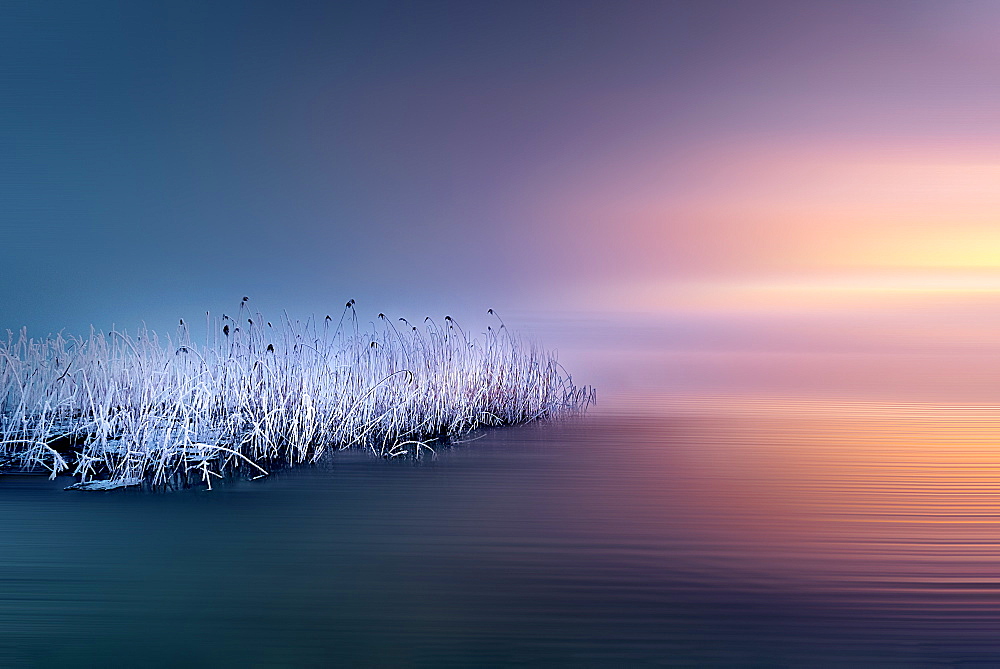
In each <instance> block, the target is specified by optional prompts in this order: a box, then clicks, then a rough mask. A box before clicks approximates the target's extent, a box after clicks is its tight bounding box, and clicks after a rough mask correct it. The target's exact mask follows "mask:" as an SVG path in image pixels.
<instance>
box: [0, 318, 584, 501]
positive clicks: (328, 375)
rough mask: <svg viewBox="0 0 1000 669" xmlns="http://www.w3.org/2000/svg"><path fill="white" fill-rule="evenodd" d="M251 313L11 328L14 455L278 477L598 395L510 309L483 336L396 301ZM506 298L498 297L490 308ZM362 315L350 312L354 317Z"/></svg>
mask: <svg viewBox="0 0 1000 669" xmlns="http://www.w3.org/2000/svg"><path fill="white" fill-rule="evenodd" d="M246 304H247V299H246V298H244V300H243V302H242V303H241V304H240V307H239V313H238V315H237V316H236V317H234V318H231V317H229V316H226V315H223V317H222V319H221V320H216V321H215V322H214V324H211V323H210V324H209V327H208V332H207V334H206V338H205V342H204V343H203V344H200V345H199V344H196V343H195V342H193V341H192V339H191V336H190V333H189V331H188V327H187V326H186V325H185V324H184V322H183V321H181V324H180V327H179V328H178V330H177V334H176V335H175V337H173V338H172V337H166V338H165V340H164V341H161V340H160V338H158V337H157V335H156V333H154V332H151V331H147V330H146V329H144V328H143V329H140V330H139V331H138V332H137V333H136V334H135V335H134V336H130V335H129V334H127V333H124V332H118V331H114V330H113V331H111V332H110V333H108V334H107V335H105V334H104V333H103V332H95V331H93V329H92V330H91V333H90V336H89V337H88V338H76V337H71V336H70V337H64V336H62V335H61V334H60V335H56V336H54V337H48V338H46V339H31V338H29V337H28V336H27V332H26V330H24V329H22V330H21V332H20V333H19V335H18V336H17V337H15V336H14V335H13V333H10V332H9V331H8V338H7V341H6V342H3V341H0V469H20V470H26V471H48V472H50V473H51V476H52V477H55V476H56V475H58V474H72V475H74V476H77V477H78V478H79V483H77V484H75V485H74V486H70V487H75V488H79V489H95V490H98V489H110V488H115V487H121V486H126V485H137V484H141V483H144V484H147V485H150V486H153V487H156V486H166V485H175V484H181V485H189V484H197V483H204V484H206V485H207V486H208V487H209V488H211V485H212V479H213V478H222V477H223V476H225V475H227V474H233V473H248V474H251V475H254V476H265V475H267V474H268V471H269V470H270V469H272V468H274V467H281V466H289V465H296V464H301V463H306V462H315V461H316V460H318V459H319V458H320V457H321V456H322V455H323V454H324V453H325V452H327V451H329V450H331V449H345V448H350V447H363V448H367V449H370V450H371V451H372V453H374V454H376V455H379V456H383V457H399V456H402V455H412V456H416V457H420V456H421V454H422V453H423V452H424V451H427V452H433V448H432V446H431V443H432V442H439V443H447V442H449V441H452V440H455V439H457V438H460V437H462V436H463V435H467V434H468V433H469V432H471V431H473V430H476V429H478V428H481V427H487V426H501V425H515V424H519V423H525V422H528V421H532V420H535V419H538V418H543V417H550V416H555V415H558V414H565V413H575V412H581V411H584V410H585V409H586V408H587V406H588V405H589V404H590V403H591V402H592V401H593V400H594V391H593V389H592V388H589V387H577V386H575V385H574V384H573V382H572V379H571V377H570V376H569V375H568V374H567V373H566V372H565V370H564V369H563V368H562V366H561V365H559V363H558V362H557V361H556V359H555V357H554V355H553V354H552V353H550V352H548V351H546V350H543V349H541V348H540V347H538V346H537V345H536V344H535V343H533V342H528V341H525V340H523V339H521V338H519V337H518V336H516V335H514V334H513V333H511V332H510V331H509V330H508V329H507V328H506V326H505V325H504V324H503V322H502V321H500V320H499V319H497V320H498V323H499V327H492V326H490V327H488V328H487V330H486V332H485V333H484V338H483V339H482V340H480V339H470V338H468V337H467V336H466V334H465V332H464V331H463V330H462V328H460V327H459V326H458V324H457V323H456V322H455V321H454V320H453V319H452V318H451V317H448V316H446V317H445V319H444V323H443V324H441V325H438V324H437V323H436V322H435V321H434V320H433V319H430V318H428V319H426V320H425V322H424V324H423V326H422V327H416V326H413V325H411V324H409V323H408V322H406V321H405V319H400V321H401V322H402V324H403V325H401V326H397V325H396V324H395V323H393V322H391V321H389V320H388V319H387V318H386V317H385V316H384V315H383V314H379V318H378V321H377V324H376V323H372V324H371V328H370V329H369V330H368V331H361V330H360V329H359V328H358V318H357V313H356V311H355V309H354V301H353V300H351V301H350V302H348V303H347V305H346V307H345V309H344V313H343V314H342V316H341V318H340V321H339V322H338V323H337V324H336V325H334V323H333V320H332V319H331V318H330V317H329V316H327V317H326V318H325V319H323V320H322V321H319V322H317V321H316V320H315V319H309V320H307V321H305V322H301V321H292V320H291V319H289V318H288V317H287V315H285V316H284V317H283V319H282V320H281V322H279V324H278V326H277V327H274V326H272V325H271V323H270V322H267V321H265V320H264V318H263V317H262V316H261V314H259V313H255V314H250V313H249V309H248V308H247V306H246ZM490 313H492V310H490ZM345 321H346V322H345Z"/></svg>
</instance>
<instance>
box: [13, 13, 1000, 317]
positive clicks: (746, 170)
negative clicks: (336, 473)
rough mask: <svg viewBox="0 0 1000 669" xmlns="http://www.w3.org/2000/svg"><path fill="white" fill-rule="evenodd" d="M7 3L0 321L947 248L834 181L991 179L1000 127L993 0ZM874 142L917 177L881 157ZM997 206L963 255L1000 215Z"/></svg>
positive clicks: (488, 300)
mask: <svg viewBox="0 0 1000 669" xmlns="http://www.w3.org/2000/svg"><path fill="white" fill-rule="evenodd" d="M0 12H2V14H3V20H2V21H0V59H2V63H3V65H2V67H0V84H2V96H3V102H2V104H0V146H2V151H0V225H2V229H3V234H4V243H3V244H2V245H0V286H2V291H3V299H2V300H0V327H2V328H4V329H6V328H12V329H16V328H18V327H20V326H22V325H26V326H28V327H29V329H30V330H31V331H32V332H33V333H36V334H44V333H46V332H49V331H55V330H58V329H61V328H64V327H65V328H68V329H69V330H70V331H82V330H84V329H85V328H86V326H87V325H88V324H90V323H93V324H95V325H96V326H98V327H102V328H106V327H109V326H110V325H111V323H116V324H118V325H119V326H125V327H131V326H134V325H135V324H138V322H139V321H140V320H144V321H145V322H147V323H148V324H150V325H151V326H154V327H157V328H169V327H172V326H173V324H174V323H176V319H177V318H180V317H184V318H186V319H188V320H190V321H196V320H198V319H199V318H200V317H201V315H203V314H204V311H205V310H212V311H213V312H214V313H218V312H220V311H223V310H227V309H232V308H235V305H236V304H237V303H238V302H239V300H240V298H241V297H242V296H244V295H248V296H250V297H251V299H252V300H253V303H254V304H255V305H256V306H257V307H258V308H261V309H263V310H264V311H265V312H268V313H274V312H275V311H277V310H280V309H287V310H288V311H289V312H290V313H292V314H293V315H296V316H305V315H308V314H319V315H322V314H325V313H327V312H335V311H337V310H339V309H340V308H341V306H342V304H343V302H344V301H346V300H347V299H349V298H354V299H357V300H358V302H359V307H360V309H361V310H362V311H363V312H364V313H368V314H370V315H374V314H376V313H378V312H380V311H385V312H386V313H392V314H397V315H404V316H407V317H411V318H413V317H420V316H423V315H425V314H436V315H440V314H443V313H454V314H456V315H463V314H481V313H483V312H485V310H486V309H487V308H490V307H494V308H497V309H500V310H506V311H512V310H513V311H516V310H531V309H537V310H539V311H544V310H549V309H552V310H558V309H565V310H577V311H579V310H584V311H586V310H587V309H590V310H594V311H600V310H601V308H602V306H604V305H605V304H606V302H605V301H606V300H608V299H609V298H608V297H607V296H608V295H609V294H611V295H614V294H615V291H618V290H619V288H620V290H621V291H624V292H627V293H628V294H629V295H645V294H648V293H649V292H650V291H651V290H653V291H654V292H656V291H658V292H657V294H656V296H654V298H651V299H650V301H648V303H647V304H646V308H648V309H650V310H656V309H664V308H666V307H664V306H663V303H664V299H663V295H667V296H669V294H671V290H673V287H675V286H676V285H677V284H678V282H680V283H684V282H685V281H686V282H690V281H691V280H695V279H697V280H698V281H701V280H703V279H706V277H707V278H708V279H711V280H713V281H719V280H726V281H730V282H736V283H739V284H743V283H745V282H747V281H750V280H758V279H759V277H761V276H763V277H765V278H768V280H771V277H772V275H773V274H775V273H776V272H777V273H779V274H781V273H784V274H782V276H783V277H785V278H783V279H782V281H785V282H786V283H787V276H785V275H788V274H789V273H793V274H794V273H796V272H798V273H801V272H803V271H805V270H804V269H803V268H805V269H806V270H810V271H812V270H815V269H816V268H821V269H823V271H827V270H830V271H844V268H845V267H852V268H854V269H857V267H861V266H862V265H864V262H862V261H861V260H858V259H859V258H861V259H863V258H867V257H869V256H873V255H878V254H880V253H882V252H881V251H879V249H880V248H883V247H893V248H895V247H894V244H895V240H897V239H902V240H904V241H906V242H907V243H909V241H908V240H911V239H913V238H915V237H914V233H915V234H916V238H918V240H923V241H922V242H921V243H923V245H924V247H927V248H932V249H933V248H937V246H936V245H937V242H936V241H935V240H937V239H938V238H939V237H941V236H942V235H944V234H945V232H942V231H943V230H944V231H946V232H947V230H946V228H947V225H946V222H941V221H938V222H937V223H935V222H934V221H929V222H928V221H921V222H919V225H916V227H915V228H912V229H911V228H910V227H908V226H909V223H908V221H909V219H907V218H906V216H908V215H909V214H907V213H906V212H905V211H889V212H888V213H886V218H885V220H884V221H876V222H875V223H874V224H873V223H872V221H871V220H869V219H864V217H863V216H860V217H859V216H858V215H857V212H852V211H847V210H845V209H844V208H843V207H842V206H841V203H842V200H843V199H845V198H846V199H851V200H857V199H858V198H861V201H865V200H864V198H865V197H873V198H874V199H872V202H873V203H875V205H878V206H882V209H881V210H879V211H883V213H885V207H884V201H885V200H886V198H887V197H888V198H892V197H896V198H898V199H899V200H900V201H904V200H907V199H908V197H909V194H910V193H911V192H913V191H914V189H918V190H919V189H922V188H923V186H922V185H921V184H923V183H925V181H926V179H924V181H921V180H920V178H918V177H914V176H913V174H914V173H915V172H914V170H916V173H920V169H923V168H922V167H921V166H925V165H940V164H945V165H951V166H953V168H954V169H952V168H949V169H952V171H950V172H947V174H946V175H945V177H947V178H949V179H951V180H952V181H955V179H958V180H959V181H962V180H963V179H964V180H965V181H964V182H963V183H967V184H972V185H973V187H975V185H976V184H981V183H984V182H988V181H989V178H988V177H989V174H990V173H989V169H988V168H989V165H992V164H993V162H992V161H993V160H994V158H992V157H991V156H995V153H992V152H993V150H994V149H995V148H997V146H998V137H1000V127H998V126H1000V123H998V121H997V119H996V115H995V113H994V112H995V109H996V104H997V102H1000V100H997V97H998V95H1000V93H998V92H997V91H998V89H997V87H996V86H995V81H996V80H997V78H996V77H997V75H998V74H1000V73H998V72H997V71H996V70H997V65H996V63H998V62H1000V59H998V58H997V57H996V56H997V55H998V54H997V46H996V44H995V40H994V39H993V37H992V35H993V33H992V31H991V30H990V26H996V25H998V11H997V10H996V8H995V5H991V4H990V3H976V2H969V3H954V4H943V3H922V2H886V3H874V4H873V3H853V2H838V3H816V2H702V1H698V2H664V3H647V2H629V3H590V2H526V3H517V2H513V3H512V2H504V3H470V2H426V3H403V2H397V3H376V2H364V3H323V2H291V3H284V2H282V3H277V2H272V3H264V2H211V3H204V2H176V1H171V2H103V1H96V2H87V3H68V2H23V3H19V2H13V3H11V2H7V3H4V5H3V8H2V9H0ZM872 156H877V158H878V160H877V161H875V162H877V163H878V164H879V165H883V166H884V165H886V164H888V165H890V167H887V168H885V170H888V171H885V170H883V172H877V171H876V172H875V173H876V174H878V175H882V176H881V177H878V178H885V179H886V183H890V182H891V183H895V184H896V191H894V192H895V195H893V194H892V193H889V194H888V195H885V194H877V197H876V196H872V195H871V193H870V192H869V191H866V190H865V189H864V188H862V187H861V186H859V184H862V185H863V184H864V183H866V182H865V179H866V178H867V177H865V176H863V174H867V173H866V172H864V170H862V173H863V174H862V176H858V170H857V169H855V168H856V166H857V165H869V164H870V163H872V161H873V160H874V159H873V158H872ZM893 161H896V162H893ZM897 163H900V164H902V165H903V166H902V167H900V168H899V169H898V170H897V169H896V168H894V167H892V165H896V164H897ZM818 164H822V165H825V166H826V167H824V168H823V169H828V171H827V172H823V171H822V170H820V171H819V172H817V174H819V176H817V177H816V183H803V182H802V181H801V179H800V177H801V176H802V171H803V168H802V166H806V169H814V168H815V166H816V165H818ZM830 165H833V167H829V166H830ZM983 165H986V167H985V168H984V167H983ZM809 166H812V167H809ZM837 166H841V167H842V169H840V168H838V167H837ZM844 166H846V167H844ZM914 166H916V167H914ZM838 169H839V170H840V171H838ZM984 169H986V170H987V171H986V172H983V170H984ZM852 170H853V171H852ZM893 170H896V171H893ZM956 170H957V171H956ZM963 170H964V171H963ZM970 170H971V171H970ZM814 171H815V170H814ZM956 174H957V175H959V176H958V177H956V176H955V175H956ZM887 175H888V176H887ZM896 175H901V176H898V178H897V176H896ZM961 175H965V176H964V177H963V176H961ZM970 175H971V176H970ZM921 178H923V177H921ZM900 179H903V181H900ZM905 179H911V181H905ZM819 182H821V183H819ZM817 183H819V185H817ZM949 183H950V182H949ZM785 184H791V190H790V191H788V190H787V189H786V188H785ZM900 184H902V185H901V186H900ZM959 186H961V184H959ZM959 186H956V189H955V190H953V191H948V192H944V193H942V194H940V197H938V198H937V200H935V201H934V206H935V207H939V208H940V209H941V210H942V211H945V210H947V209H948V207H949V206H950V203H951V202H952V201H956V202H961V201H965V200H963V198H965V196H966V195H967V194H968V193H967V192H966V191H968V188H965V190H963V187H959ZM852 189H853V190H852ZM973 190H974V188H973ZM750 191H752V192H755V193H762V194H763V195H761V197H762V198H763V197H765V196H766V197H767V198H770V199H768V200H767V202H765V203H763V204H762V203H761V202H759V201H756V200H755V199H754V198H753V197H749V196H748V195H747V192H750ZM789 192H790V193H791V195H790V200H791V201H792V202H793V203H798V206H799V208H798V209H796V210H794V211H793V212H792V214H789V212H788V208H787V207H785V206H784V204H783V201H782V199H783V198H784V197H785V195H786V194H788V193H789ZM866 193H867V194H866ZM949 198H950V199H949ZM977 202H979V201H977ZM979 205H980V206H979V209H978V210H977V211H976V212H973V213H972V214H969V215H968V216H967V220H965V221H958V224H959V228H958V233H957V234H958V235H959V237H960V238H961V239H964V240H965V246H964V247H962V248H958V250H956V251H955V252H954V253H953V255H955V257H956V258H957V260H955V261H954V262H953V263H952V264H958V265H961V264H963V261H962V253H966V251H963V250H962V249H963V248H966V247H968V248H969V249H972V248H975V249H978V250H979V251H981V250H982V249H983V248H984V245H986V246H987V247H990V248H993V247H994V246H996V243H997V241H998V238H997V237H996V235H992V236H991V234H990V233H989V228H990V225H991V224H990V221H991V220H992V219H991V218H990V216H992V214H993V213H995V211H996V208H995V206H994V205H995V202H993V200H990V199H989V198H986V199H985V200H983V201H982V202H979ZM838 207H839V208H838ZM876 208H877V207H876ZM747 211H749V212H751V213H750V214H745V213H744V212H747ZM790 216H791V217H792V218H794V220H791V219H790V218H789V217H790ZM852 217H853V218H852ZM841 222H843V225H841ZM953 222H954V221H952V223H953ZM935 225H937V227H935ZM947 229H948V230H950V229H951V228H947ZM948 234H951V233H948ZM921 235H922V236H921ZM831 239H832V240H835V243H832V244H831V243H830V240H831ZM836 240H839V241H836ZM873 240H874V241H873ZM838 245H839V246H838ZM904 246H905V244H904ZM834 247H835V248H834ZM831 248H833V249H834V251H836V253H833V251H831V250H830V249H831ZM921 248H923V247H921ZM997 248H1000V247H997ZM866 253H867V255H866ZM831 254H832V255H831ZM838 254H839V255H838ZM904 255H905V254H904ZM925 255H926V254H925ZM980 255H982V254H981V253H980ZM920 257H922V256H920V254H919V249H917V250H913V251H912V253H910V255H908V256H905V258H911V260H907V261H906V262H903V261H900V263H901V264H907V263H908V264H907V267H908V271H909V270H910V269H912V267H911V266H912V265H913V264H914V263H916V264H918V265H919V263H920V262H923V261H920V260H919V258H920ZM913 258H916V259H917V260H912V259H913ZM976 262H977V263H978V264H977V266H981V265H983V264H984V263H986V264H991V263H992V262H993V261H992V259H991V257H989V255H988V254H987V257H986V259H985V260H983V259H982V258H979V260H977V261H976ZM859 263H860V264H859ZM900 263H897V264H900ZM868 264H869V265H871V263H870V262H869V263H868ZM973 264H975V263H973ZM831 268H832V269H831ZM861 268H862V269H864V270H866V271H867V269H870V267H868V265H864V266H863V267H861ZM866 268H867V269H866ZM852 271H854V270H852ZM823 280H824V281H826V279H825V278H824V279H823ZM852 280H853V279H852ZM713 285H714V284H713ZM650 286H654V288H650ZM664 286H665V287H664ZM689 288H690V287H688V288H685V290H688V289H689ZM612 299H613V298H612ZM666 302H668V303H669V300H666ZM668 306H669V304H668ZM641 307H642V305H640V307H639V308H641Z"/></svg>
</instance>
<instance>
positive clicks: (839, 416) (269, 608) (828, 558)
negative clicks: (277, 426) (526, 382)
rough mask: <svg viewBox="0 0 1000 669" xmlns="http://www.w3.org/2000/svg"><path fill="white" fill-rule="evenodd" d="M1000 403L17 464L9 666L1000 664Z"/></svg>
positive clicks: (612, 413) (794, 406) (630, 422)
mask: <svg viewBox="0 0 1000 669" xmlns="http://www.w3.org/2000/svg"><path fill="white" fill-rule="evenodd" d="M998 437H1000V407H997V406H985V405H973V404H967V403H966V404H960V403H954V402H953V403H947V402H939V403H934V402H927V401H900V400H892V401H874V400H855V401H839V400H830V399H815V398H814V399H802V397H801V396H797V397H795V398H790V397H776V396H771V397H767V396H762V395H760V394H757V395H754V396H750V395H746V394H736V395H728V396H718V395H717V396H707V395H701V396H694V395H691V394H687V395H676V394H673V395H672V394H655V393H652V392H645V393H643V394H639V395H636V394H625V393H622V394H617V395H616V394H614V393H611V394H607V393H606V394H605V396H604V397H602V404H601V405H600V406H599V407H598V410H597V411H596V412H594V413H593V414H591V415H590V416H588V417H586V418H584V419H581V420H571V421H567V422H564V423H552V424H538V425H532V426H527V427H524V428H519V429H511V430H504V431H497V432H493V433H489V434H487V436H485V437H484V438H482V439H480V440H478V441H476V442H474V443H473V444H470V445H467V446H462V447H458V448H454V449H451V450H445V451H442V452H441V454H440V456H439V457H438V458H437V459H436V460H434V461H426V462H422V463H412V462H386V461H381V460H374V459H371V458H369V457H367V456H366V455H365V454H363V453H349V454H341V455H338V456H337V457H336V458H335V459H334V461H333V462H332V464H329V465H326V466H324V467H318V468H315V469H306V470H299V471H293V472H286V473H284V474H281V475H278V476H276V477H273V478H272V479H270V480H267V481H256V482H240V483H236V484H233V485H230V486H227V487H223V488H220V489H218V490H215V491H213V492H211V493H206V492H182V493H174V494H165V495H143V494H135V493H108V494H90V495H88V494H79V493H78V494H73V493H64V492H62V491H61V489H60V483H61V482H54V483H53V482H48V481H45V480H42V479H37V478H28V477H15V476H7V477H4V478H3V479H2V480H0V517H2V521H3V535H4V540H3V542H2V544H0V579H2V588H0V629H2V631H3V633H2V637H0V665H3V666H14V665H29V666H30V665H41V666H60V665H67V664H70V663H73V664H76V665H80V666H96V665H104V664H108V663H115V664H126V665H132V666H175V665H177V664H180V663H184V664H194V665H196V666H198V665H202V666H208V665H224V666H250V665H253V666H329V665H331V664H333V663H340V664H348V665H349V664H378V665H383V666H487V665H496V664H526V665H547V666H593V665H601V666H615V665H627V666H635V665H680V666H689V665H692V664H695V665H698V664H704V665H714V666H727V665H728V666H872V665H878V666H885V665H894V664H895V665H903V666H941V665H944V666H954V665H960V666H978V665H980V664H981V665H982V666H992V665H995V664H996V663H998V662H1000V634H998V632H1000V448H998Z"/></svg>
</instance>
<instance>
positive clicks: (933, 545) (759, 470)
mask: <svg viewBox="0 0 1000 669" xmlns="http://www.w3.org/2000/svg"><path fill="white" fill-rule="evenodd" d="M647 402H648V400H647ZM656 403H657V404H659V407H660V409H661V410H662V411H663V414H662V415H669V416H670V421H669V424H671V425H672V426H673V427H672V428H670V429H664V427H663V423H661V422H660V421H659V420H658V419H657V420H654V419H652V418H651V415H650V414H648V413H647V414H646V417H645V418H640V417H638V415H637V416H636V418H635V421H636V422H635V425H646V428H644V429H641V430H639V431H640V432H641V433H642V436H641V437H638V438H635V439H632V440H631V441H632V444H633V445H635V444H644V445H645V448H638V449H633V451H632V452H633V453H634V454H636V455H637V456H638V457H639V458H640V459H641V460H642V461H643V462H642V463H641V464H639V465H637V467H636V471H637V472H639V475H637V476H636V478H635V480H634V481H633V483H634V486H633V487H632V490H631V491H630V493H629V494H630V495H639V496H641V497H643V498H645V503H644V504H643V508H645V509H647V510H648V516H646V517H645V518H644V519H643V521H641V522H642V524H646V523H648V524H650V525H659V526H661V527H664V528H669V529H670V530H671V533H674V534H676V533H677V532H678V531H679V532H680V533H681V534H684V535H685V536H687V537H688V538H689V539H690V540H691V542H692V545H693V546H696V548H695V549H693V550H694V551H695V552H696V553H698V554H699V558H698V560H696V562H697V561H700V562H701V563H714V564H718V562H719V561H720V560H722V561H724V562H725V561H726V560H730V559H732V565H731V566H732V568H733V569H736V570H743V571H746V570H747V569H750V570H751V571H754V572H757V573H758V574H759V575H760V577H761V578H764V579H768V580H789V581H793V582H798V583H799V584H800V586H801V587H805V588H807V589H809V590H811V591H815V590H823V591H829V592H836V593H839V595H842V596H844V598H845V599H846V600H848V601H849V602H850V604H851V606H859V605H861V600H864V602H866V603H867V604H868V605H875V606H882V605H887V604H892V605H894V606H900V605H903V604H904V603H905V606H907V607H913V608H914V610H920V611H924V612H925V613H927V614H930V612H932V611H937V610H939V609H941V608H942V607H944V608H946V609H949V610H963V611H967V610H971V609H977V608H981V607H987V608H990V609H996V608H997V607H1000V407H996V406H961V405H931V404H919V403H897V404H890V403H875V402H831V401H820V400H816V401H806V400H798V399H788V398H758V399H745V398H743V399H740V398H734V397H728V398H692V397H665V398H660V399H659V400H658V401H657V402H656ZM638 413H640V412H637V414H638ZM657 425H659V427H657ZM632 436H633V437H635V436H636V435H635V432H634V431H633V432H632ZM647 458H648V460H647ZM636 522H639V521H636ZM735 556H738V559H733V558H735ZM904 600H905V602H904ZM998 610H1000V609H998Z"/></svg>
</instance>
